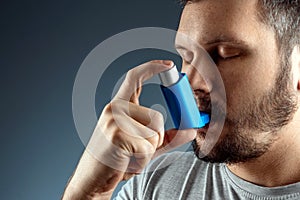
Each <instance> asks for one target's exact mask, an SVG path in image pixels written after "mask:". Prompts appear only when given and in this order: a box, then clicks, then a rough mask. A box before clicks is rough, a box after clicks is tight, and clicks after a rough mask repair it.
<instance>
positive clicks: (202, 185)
mask: <svg viewBox="0 0 300 200" xmlns="http://www.w3.org/2000/svg"><path fill="white" fill-rule="evenodd" d="M185 3H186V4H185V8H184V10H183V13H182V17H181V21H180V25H179V29H178V32H179V33H183V34H185V35H187V36H188V37H189V38H191V39H192V40H193V41H197V42H198V43H199V44H200V45H201V46H202V47H203V48H204V49H205V50H206V51H207V52H208V53H209V54H210V55H211V57H212V58H213V60H214V61H215V63H216V65H217V67H218V70H219V72H220V74H221V77H222V79H223V82H224V86H225V90H226V98H227V105H226V110H227V113H226V119H225V123H224V128H223V130H222V133H221V136H220V138H219V140H218V142H217V143H216V145H215V146H214V148H213V149H212V150H211V151H210V152H209V153H208V155H206V156H205V157H202V153H201V151H200V149H201V145H202V144H203V141H204V139H205V137H206V131H207V130H205V129H199V130H194V129H189V130H181V131H178V132H177V131H176V130H168V131H164V130H163V124H164V123H163V119H162V117H161V114H160V113H158V112H156V111H153V110H150V109H148V108H145V107H142V106H139V101H138V97H139V94H140V92H141V87H140V86H141V84H142V82H143V81H144V80H146V79H148V78H150V77H151V76H153V75H154V74H158V73H159V72H161V71H164V70H167V69H169V68H170V67H171V66H172V62H171V61H152V62H149V63H145V64H143V65H141V66H138V67H136V68H134V69H133V70H131V71H130V72H128V74H127V77H126V79H125V81H124V84H123V85H122V86H121V88H120V90H119V92H118V93H117V95H116V97H115V98H114V99H113V100H112V102H111V103H110V104H109V105H108V106H107V107H106V108H105V109H104V110H103V113H102V115H101V117H100V119H99V123H98V124H97V127H96V129H95V132H94V134H93V137H92V138H91V142H90V144H89V145H90V150H87V151H86V152H85V153H84V154H83V156H82V158H81V161H80V162H79V164H78V167H77V169H76V171H75V173H74V176H73V177H72V179H71V180H70V182H69V184H68V186H67V188H66V191H65V194H64V197H63V199H109V198H110V196H111V194H112V192H113V190H114V188H115V187H116V185H117V184H118V183H119V182H120V181H121V180H123V179H128V178H129V177H131V176H133V175H135V174H137V173H139V172H140V171H141V170H142V169H143V168H144V167H145V166H146V164H147V163H148V162H149V160H150V159H151V158H152V157H153V155H154V154H156V153H157V152H158V151H159V150H160V149H163V148H170V146H171V147H173V146H177V145H180V144H184V143H186V142H188V141H191V140H194V147H195V148H194V149H195V153H181V154H179V153H170V154H167V155H164V156H161V157H159V158H158V159H157V160H155V161H154V162H153V163H152V164H151V166H150V167H147V169H146V171H147V172H148V173H143V174H141V175H139V176H134V177H133V178H132V179H130V180H129V182H128V183H127V185H126V186H125V187H124V188H123V190H122V191H121V192H120V194H119V196H118V198H120V199H300V123H299V122H300V110H299V105H300V46H299V45H300V41H299V38H300V37H299V33H300V31H299V29H300V1H298V0H280V1H279V0H275V1H274V0H198V1H197V0H194V1H187V2H185ZM175 46H177V47H178V51H179V53H180V54H181V56H182V58H183V66H182V71H183V72H185V73H187V75H188V76H189V79H190V83H191V86H192V88H193V90H194V92H195V97H196V99H197V101H198V103H199V104H201V103H203V102H204V101H202V98H206V97H207V96H209V94H210V93H212V92H213V91H214V84H210V80H208V81H203V80H204V79H205V77H204V78H202V77H201V75H199V73H196V70H197V69H196V67H193V63H194V60H195V59H196V57H197V52H196V51H194V49H192V48H191V47H190V46H188V45H186V44H184V43H180V41H179V40H176V44H175ZM130 91H133V94H132V93H131V92H130ZM201 106H202V105H199V108H200V107H201ZM216 123H218V122H216ZM103 141H104V142H103ZM97 143H101V145H102V146H101V149H99V148H98V149H97V148H93V146H95V144H97ZM91 149H92V150H93V151H91ZM90 152H93V155H92V154H91V153H90ZM198 157H200V159H199V158H198ZM98 160H100V161H102V160H105V161H107V162H106V165H105V164H102V162H99V161H98ZM170 161H172V163H171V164H165V163H170ZM164 164H165V165H164ZM163 165H164V166H163ZM112 166H114V167H112ZM160 166H163V167H160Z"/></svg>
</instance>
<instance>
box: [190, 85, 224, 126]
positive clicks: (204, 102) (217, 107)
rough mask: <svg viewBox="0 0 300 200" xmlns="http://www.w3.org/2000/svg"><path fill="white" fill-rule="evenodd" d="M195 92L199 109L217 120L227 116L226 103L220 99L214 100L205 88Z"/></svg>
mask: <svg viewBox="0 0 300 200" xmlns="http://www.w3.org/2000/svg"><path fill="white" fill-rule="evenodd" d="M193 93H194V98H195V100H196V104H197V107H198V109H199V111H201V112H205V113H208V114H210V115H211V118H212V119H215V120H216V121H217V120H218V119H221V118H223V119H224V117H226V103H224V102H223V101H221V100H218V99H214V101H213V102H212V99H211V95H210V93H207V92H205V91H203V90H194V91H193Z"/></svg>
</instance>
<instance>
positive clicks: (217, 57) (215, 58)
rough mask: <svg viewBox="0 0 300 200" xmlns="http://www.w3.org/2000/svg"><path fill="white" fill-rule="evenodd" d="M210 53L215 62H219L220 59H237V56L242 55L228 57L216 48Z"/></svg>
mask: <svg viewBox="0 0 300 200" xmlns="http://www.w3.org/2000/svg"><path fill="white" fill-rule="evenodd" d="M209 55H210V56H211V58H212V59H213V61H214V62H215V63H218V62H220V61H229V60H232V59H235V58H238V57H240V56H241V55H240V54H239V55H235V56H230V57H227V58H224V57H223V56H221V55H220V53H219V51H218V50H217V49H216V50H214V51H213V52H211V53H209Z"/></svg>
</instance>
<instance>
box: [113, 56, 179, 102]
mask: <svg viewBox="0 0 300 200" xmlns="http://www.w3.org/2000/svg"><path fill="white" fill-rule="evenodd" d="M173 65H174V63H173V62H172V61H162V60H155V61H150V62H147V63H144V64H142V65H140V66H138V67H135V68H133V69H131V70H129V71H128V72H127V74H126V78H125V80H124V82H123V83H122V85H121V87H120V89H119V91H118V92H117V94H116V96H115V99H123V100H127V101H130V102H133V103H136V104H138V103H139V100H138V98H139V96H140V94H141V89H142V88H141V86H142V84H143V82H144V81H146V80H148V79H150V78H151V77H153V76H154V75H156V74H158V73H160V72H163V71H165V70H168V69H169V68H171V67H172V66H173Z"/></svg>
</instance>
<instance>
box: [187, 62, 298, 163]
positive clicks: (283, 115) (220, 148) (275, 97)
mask: <svg viewBox="0 0 300 200" xmlns="http://www.w3.org/2000/svg"><path fill="white" fill-rule="evenodd" d="M282 66H284V65H282ZM290 70H291V69H290V67H289V66H288V65H286V66H285V67H282V68H281V70H279V71H280V73H279V74H278V75H277V78H276V81H275V84H274V86H273V88H272V89H271V90H270V91H268V92H267V93H266V94H264V95H262V96H261V97H260V98H257V99H254V98H253V100H251V101H248V103H247V104H244V106H243V109H242V111H240V112H239V113H238V114H237V115H236V116H235V117H231V118H229V117H228V116H227V117H226V118H225V123H224V127H226V129H227V130H226V131H224V132H223V133H222V134H221V136H220V138H219V140H218V142H217V143H216V145H215V146H214V147H213V148H212V150H211V151H210V152H209V153H208V154H207V155H204V154H203V152H201V144H203V140H204V139H205V133H203V132H202V133H199V134H198V136H197V137H196V139H195V140H194V141H193V143H192V146H193V149H194V152H195V155H196V156H197V157H198V158H199V159H201V160H203V161H206V162H212V163H227V164H235V163H241V162H246V161H249V160H252V159H255V158H258V157H260V156H262V155H263V154H264V153H266V152H267V151H268V150H269V148H270V147H271V145H272V144H273V143H274V142H275V141H276V139H277V138H278V131H279V130H280V129H281V128H282V127H283V126H285V125H287V124H288V123H289V122H290V121H291V119H292V118H293V116H294V113H295V112H296V110H297V100H296V99H297V96H296V94H295V93H294V92H293V91H292V86H291V80H290ZM221 115H222V114H221Z"/></svg>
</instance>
